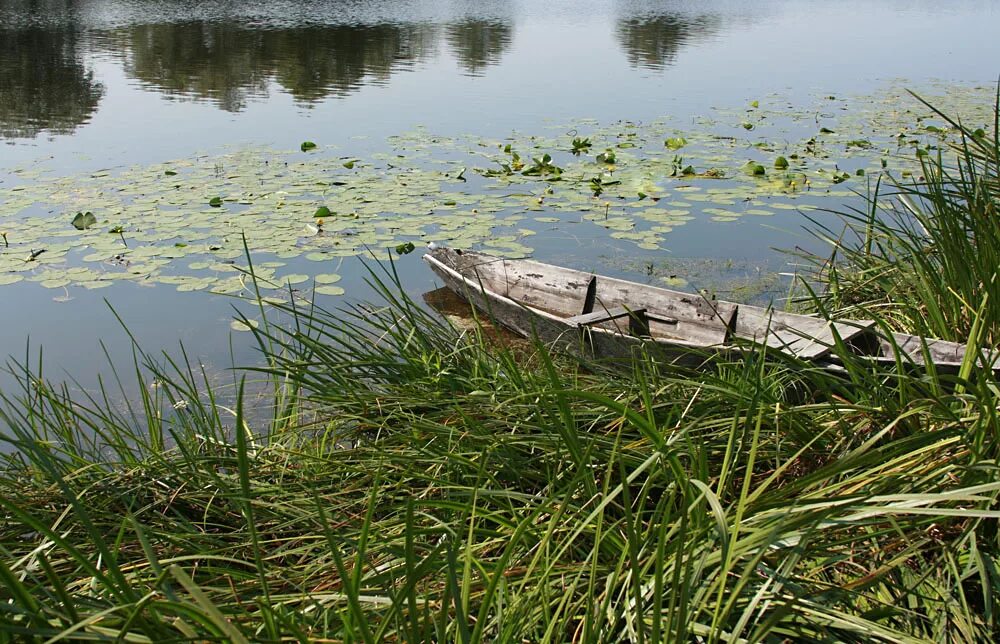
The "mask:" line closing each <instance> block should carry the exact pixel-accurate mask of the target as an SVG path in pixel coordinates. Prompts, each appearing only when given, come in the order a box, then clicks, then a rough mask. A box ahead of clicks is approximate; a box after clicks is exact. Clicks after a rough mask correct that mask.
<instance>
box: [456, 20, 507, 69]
mask: <svg viewBox="0 0 1000 644" xmlns="http://www.w3.org/2000/svg"><path fill="white" fill-rule="evenodd" d="M513 32H514V29H513V27H512V26H511V25H510V23H505V22H500V21H497V20H465V21H463V22H458V23H453V24H450V25H448V27H447V38H448V45H449V46H450V47H451V49H452V51H454V52H455V56H456V57H457V58H458V62H459V65H460V66H461V68H462V70H463V71H464V72H465V73H466V74H467V75H469V76H481V75H482V73H483V70H484V69H485V68H486V67H489V66H490V65H495V64H497V63H499V62H500V58H501V57H502V56H503V54H504V52H506V51H507V49H508V48H509V47H510V43H511V40H512V36H513Z"/></svg>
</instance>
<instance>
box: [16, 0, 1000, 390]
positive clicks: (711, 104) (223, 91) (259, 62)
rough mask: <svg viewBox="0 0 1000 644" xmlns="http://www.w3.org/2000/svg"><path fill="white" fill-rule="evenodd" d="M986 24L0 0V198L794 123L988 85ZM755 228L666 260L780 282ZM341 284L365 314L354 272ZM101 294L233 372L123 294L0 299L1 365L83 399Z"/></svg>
mask: <svg viewBox="0 0 1000 644" xmlns="http://www.w3.org/2000/svg"><path fill="white" fill-rule="evenodd" d="M998 14H1000V11H998V3H997V2H991V1H978V2H973V1H968V2H962V1H958V2H945V3H943V2H939V1H934V2H924V1H921V0H908V1H906V2H895V1H884V2H855V1H852V0H846V1H842V2H836V3H831V2H828V1H811V0H796V1H788V2H783V1H779V0H774V1H757V2H754V1H740V2H737V1H733V2H721V1H702V2H642V1H632V2H629V1H620V2H614V1H610V0H609V1H605V2H599V1H595V0H585V1H576V2H557V1H553V2H528V1H523V2H515V1H510V2H506V1H502V0H494V1H492V2H490V1H477V2H473V1H471V0H452V1H439V2H434V1H417V0H413V1H401V0H391V1H388V0H386V1H377V0H373V1H361V0H357V1H335V0H327V1H325V2H310V3H299V2H291V1H288V2H225V1H215V2H211V1H209V2H206V1H197V2H195V1H191V2H180V1H173V2H172V1H168V0H162V1H158V2H139V1H134V0H131V1H127V0H121V1H115V0H103V1H102V0H79V1H74V0H63V1H61V2H55V1H52V2H46V1H30V0H20V1H17V0H15V1H11V0H0V143H2V145H0V187H3V186H4V185H13V184H14V183H16V182H17V181H19V180H20V179H18V178H16V177H14V176H13V175H12V174H11V171H12V170H13V169H14V168H18V167H22V166H24V165H27V164H34V163H36V162H37V161H39V160H44V161H45V164H44V165H45V167H46V168H48V170H49V171H50V172H51V173H54V174H73V173H78V172H93V171H95V170H99V169H104V168H117V167H122V166H131V165H133V164H145V163H159V162H163V161H166V160H171V159H184V158H192V157H195V156H197V155H205V154H208V155H211V154H218V153H220V152H223V151H227V150H232V149H233V148H238V147H241V146H277V147H281V148H288V147H290V146H293V147H294V146H296V145H297V144H298V142H300V141H303V140H314V141H320V142H322V143H323V144H324V145H327V144H329V145H339V146H341V147H342V148H346V149H349V150H350V151H351V153H353V154H358V155H361V154H365V153H374V152H378V151H380V150H384V149H386V147H387V146H386V143H385V140H386V138H387V137H389V136H392V135H395V134H399V133H402V132H407V131H410V130H412V129H414V128H416V127H418V126H426V127H427V128H429V129H431V130H432V131H434V132H436V133H440V134H444V135H450V134H454V135H458V134H472V135H479V136H484V137H494V138H501V137H503V136H504V135H505V134H507V133H509V132H511V131H513V130H517V131H528V132H531V131H536V130H540V129H541V128H543V127H545V126H546V125H548V124H552V123H564V122H570V121H572V120H574V119H581V118H584V119H595V120H596V121H598V122H602V123H610V122H614V121H618V120H622V119H626V120H630V121H634V122H643V121H650V120H653V119H656V118H658V117H662V116H664V115H671V116H673V117H676V118H678V119H682V120H683V119H695V118H696V117H698V116H700V115H703V114H706V113H707V112H709V111H710V110H712V109H713V108H715V107H738V106H740V105H744V104H746V103H747V101H749V100H752V99H754V98H757V97H761V96H765V95H771V94H774V93H778V94H781V95H782V96H783V97H786V98H787V100H788V101H789V102H790V103H796V102H798V101H801V102H802V103H803V104H806V103H808V101H809V100H810V97H814V96H816V95H817V94H838V95H839V94H848V93H856V94H864V93H868V92H875V91H879V90H880V89H882V88H885V87H886V86H887V85H889V84H892V83H897V84H898V83H903V84H905V85H906V86H908V87H914V88H916V89H920V88H921V87H925V86H927V85H928V84H930V83H936V82H939V81H944V82H948V83H955V84H973V83H987V84H988V83H992V82H995V79H996V77H997V74H998V73H1000V39H998V38H997V37H996V25H997V24H1000V20H998V18H1000V15H998ZM836 205H839V204H831V206H836ZM60 216H61V215H60ZM766 223H767V224H768V225H767V226H765V225H764V224H763V223H761V222H759V221H758V222H748V223H740V224H739V225H717V226H715V227H712V226H710V225H709V226H685V227H683V228H681V229H679V230H678V231H677V232H676V233H675V234H673V235H672V236H671V237H670V242H671V248H670V249H669V251H668V252H671V253H674V254H677V255H678V256H683V257H695V256H714V257H723V258H731V259H735V260H736V261H737V262H738V263H741V264H745V265H746V266H748V267H751V268H752V267H754V266H755V265H757V266H760V267H764V270H777V268H780V267H777V266H776V265H775V263H774V256H773V254H772V252H771V250H770V249H771V247H773V246H776V245H778V246H786V247H787V246H790V245H792V244H795V243H799V241H801V240H800V238H798V237H796V234H795V231H796V230H797V228H798V224H799V222H798V221H797V220H796V219H795V218H794V217H793V216H789V217H786V218H784V219H781V220H780V221H777V222H775V221H770V222H766ZM532 244H533V247H534V248H535V251H536V253H535V254H536V256H538V257H539V258H541V259H550V260H553V261H559V262H561V263H566V264H574V265H579V266H581V267H595V268H599V269H601V270H604V271H606V272H620V273H625V274H629V273H630V272H631V271H634V270H636V269H635V266H637V265H639V264H640V263H641V262H643V261H655V260H656V259H657V253H656V252H648V251H643V253H644V254H643V253H638V254H636V253H635V250H634V248H632V249H631V250H628V249H627V248H625V247H619V246H616V245H615V242H614V240H610V239H608V238H603V237H601V236H599V235H594V236H591V237H589V238H576V239H574V240H573V241H572V243H570V242H568V241H567V238H566V237H565V236H559V235H554V236H552V237H551V238H546V237H545V235H544V234H539V235H537V236H536V238H535V239H533V242H532ZM665 252H666V251H665ZM609 255H612V256H616V257H619V258H621V257H623V256H624V257H626V258H627V259H629V260H630V261H631V263H629V262H625V263H624V265H623V264H622V263H621V262H618V263H615V262H610V261H607V257H608V256H609ZM661 255H662V253H661ZM403 262H405V264H403V266H404V267H405V270H404V272H405V277H406V286H407V288H408V289H410V290H412V291H413V292H414V293H418V292H420V291H422V290H426V289H427V288H429V287H431V286H432V284H433V281H432V279H431V276H430V274H429V271H427V270H425V269H424V268H423V267H422V265H420V263H419V261H418V259H417V254H414V255H411V256H408V257H406V258H404V260H403ZM410 269H412V270H410ZM340 272H342V273H343V274H344V276H345V279H344V282H343V284H344V285H345V286H346V288H347V292H348V297H352V298H362V299H363V298H364V297H365V295H366V292H365V290H364V289H363V287H362V286H361V270H360V266H359V265H358V264H357V262H356V261H354V260H348V261H347V262H345V264H344V265H343V266H342V267H341V271H340ZM54 296H55V297H57V299H59V300H66V301H55V300H54V299H53V298H54ZM105 299H107V300H108V301H109V302H110V304H111V305H112V306H114V307H115V309H116V310H117V311H118V313H119V314H120V315H121V317H122V318H123V319H124V321H125V322H126V323H127V324H128V325H129V327H130V328H131V330H132V331H133V332H134V333H135V334H136V336H137V337H138V338H139V340H140V341H141V342H142V343H143V345H144V347H145V348H146V349H148V350H151V351H154V352H156V351H158V350H160V349H163V348H171V347H175V346H176V343H177V342H178V341H182V342H184V343H185V345H186V346H187V348H188V349H189V351H190V353H191V355H192V356H196V357H198V358H199V359H201V360H204V361H205V362H206V363H207V364H209V365H210V366H212V367H214V368H224V367H225V366H226V365H227V364H229V360H230V358H229V356H230V351H231V348H232V349H233V350H234V353H235V355H236V359H237V361H242V362H246V361H248V360H250V359H251V357H250V356H251V355H252V352H251V351H250V349H249V348H248V347H247V346H246V344H247V343H246V338H245V337H244V336H239V337H237V338H234V339H232V340H231V339H230V329H229V325H228V321H229V319H230V316H231V314H232V308H231V307H232V300H231V299H229V298H224V297H219V296H212V295H209V294H207V293H205V292H197V293H178V292H175V291H173V290H171V289H170V288H169V287H163V286H158V287H154V288H141V287H138V286H135V285H132V284H123V285H121V286H116V287H114V288H111V289H104V290H101V291H96V292H91V291H86V290H84V289H70V290H68V291H66V292H65V293H64V292H63V291H61V290H60V291H59V292H56V293H53V291H51V290H48V289H44V288H42V287H40V286H38V285H37V284H33V283H24V282H22V283H19V284H15V285H9V286H0V354H2V355H7V354H14V355H21V356H23V355H24V352H25V347H26V343H27V342H28V339H29V337H30V342H31V345H32V346H34V347H36V346H39V345H42V346H44V348H45V362H46V364H47V365H48V369H49V371H48V373H49V375H60V373H59V372H60V371H65V372H67V373H69V374H72V375H73V376H75V377H76V378H78V379H79V380H80V382H81V383H82V384H84V385H90V384H92V383H93V382H94V378H95V374H96V373H97V372H98V371H99V367H98V366H96V365H98V364H99V363H100V362H102V361H103V349H102V348H101V345H100V343H99V341H100V340H104V341H105V342H106V343H107V346H108V350H109V352H110V353H111V354H112V356H113V357H115V358H121V357H123V356H128V355H130V351H129V349H128V347H127V343H126V342H124V340H125V338H126V336H125V334H124V333H123V332H122V331H121V330H120V328H119V327H118V323H117V322H116V320H115V317H114V316H113V315H112V313H111V312H110V309H109V307H108V305H107V304H106V303H105ZM331 301H332V300H331ZM334 303H335V302H334ZM54 372H55V373H54ZM3 382H4V380H0V385H2V383H3Z"/></svg>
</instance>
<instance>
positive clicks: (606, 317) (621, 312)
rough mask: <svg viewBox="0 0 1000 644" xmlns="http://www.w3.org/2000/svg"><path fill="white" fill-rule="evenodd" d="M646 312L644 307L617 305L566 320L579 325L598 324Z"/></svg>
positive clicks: (642, 314) (641, 314)
mask: <svg viewBox="0 0 1000 644" xmlns="http://www.w3.org/2000/svg"><path fill="white" fill-rule="evenodd" d="M645 314H646V309H631V310H629V309H627V308H625V307H623V306H618V307H615V308H613V309H608V310H604V311H594V312H593V313H584V314H583V315H574V316H573V317H571V318H566V321H567V322H569V323H570V324H576V325H579V326H587V325H589V324H600V323H601V322H610V321H611V320H617V319H618V318H623V317H625V316H626V315H629V316H635V317H641V316H644V315H645Z"/></svg>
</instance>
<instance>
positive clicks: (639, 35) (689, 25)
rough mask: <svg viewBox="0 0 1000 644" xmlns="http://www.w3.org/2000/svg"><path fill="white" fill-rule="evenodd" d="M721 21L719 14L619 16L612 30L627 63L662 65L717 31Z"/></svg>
mask: <svg viewBox="0 0 1000 644" xmlns="http://www.w3.org/2000/svg"><path fill="white" fill-rule="evenodd" d="M721 23H722V21H721V18H720V17H719V15H718V14H706V15H698V16H692V15H687V14H661V15H652V16H647V17H628V18H620V19H619V20H618V24H617V26H616V29H615V32H616V35H617V37H618V42H619V43H620V44H621V47H622V49H624V50H625V55H626V57H627V58H628V62H629V64H631V65H632V66H633V67H645V68H647V69H662V68H664V67H667V66H669V65H672V64H673V63H674V62H675V60H676V58H677V53H678V52H679V51H680V50H681V48H683V47H684V46H685V45H689V44H693V43H696V42H698V41H700V40H704V39H706V38H709V37H711V36H713V35H714V34H715V33H717V32H718V31H719V30H720V28H721V26H722V24H721Z"/></svg>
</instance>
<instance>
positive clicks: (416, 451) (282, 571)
mask: <svg viewBox="0 0 1000 644" xmlns="http://www.w3.org/2000/svg"><path fill="white" fill-rule="evenodd" d="M375 285H376V286H377V287H378V288H381V289H382V292H383V296H384V298H385V300H386V301H385V302H384V303H383V304H382V305H380V306H379V307H359V308H357V309H354V310H353V311H348V312H338V313H336V314H333V313H328V312H326V311H322V310H319V309H313V310H308V311H294V310H292V309H291V308H290V307H286V308H287V312H288V313H290V314H292V315H293V316H295V317H294V324H293V325H292V326H291V327H290V328H289V329H288V330H285V329H279V328H275V327H273V326H269V325H263V326H261V327H260V329H259V330H258V331H257V333H258V334H259V336H258V337H259V340H260V342H261V344H262V346H266V347H269V350H270V351H272V353H270V354H269V358H270V360H271V362H270V366H269V367H267V368H266V369H264V371H266V372H267V374H268V375H276V374H278V375H281V376H282V377H283V378H286V379H287V380H286V386H287V387H288V388H289V389H294V390H295V391H296V392H297V393H296V395H295V396H294V397H291V398H294V399H295V400H297V401H298V402H297V403H296V404H295V409H294V414H295V416H296V418H298V419H308V418H312V419H317V420H316V421H315V422H289V421H290V418H289V409H288V408H284V409H282V410H280V412H278V413H280V414H281V415H282V416H283V418H284V421H283V422H281V423H278V424H277V425H274V424H267V426H266V427H265V426H264V425H266V424H263V423H262V426H261V427H249V428H245V421H244V419H245V414H244V411H243V409H242V405H240V406H238V407H237V408H236V409H235V410H233V411H234V415H227V414H225V413H220V412H219V410H218V407H217V406H213V405H212V403H211V400H209V399H207V398H206V394H205V393H204V388H199V387H198V386H196V385H197V383H198V380H199V378H198V375H197V374H194V373H192V372H190V371H188V370H187V369H186V368H184V367H183V366H182V364H181V363H178V364H176V365H175V369H174V370H173V371H172V372H171V371H164V370H160V371H158V372H157V374H156V377H157V378H158V379H159V380H160V381H161V382H162V385H161V386H160V387H159V388H157V389H156V390H155V393H152V394H147V395H146V396H145V397H144V398H143V401H144V402H143V406H144V411H145V413H144V414H142V417H143V418H144V419H146V420H144V421H143V424H141V425H140V424H138V423H136V422H135V419H132V418H130V417H121V416H116V415H114V414H111V413H110V412H108V411H107V409H108V405H106V404H105V403H104V400H103V398H99V399H96V400H93V401H90V402H89V403H88V402H83V403H81V402H79V401H75V400H72V399H71V398H70V396H69V394H68V393H67V391H66V390H65V389H59V388H54V387H51V386H49V385H46V384H44V383H42V382H40V381H38V380H36V379H34V378H33V377H32V375H31V374H32V372H31V371H30V370H26V371H25V372H24V373H25V382H26V383H30V384H26V386H25V389H24V390H23V391H22V392H20V395H19V396H13V395H10V394H8V395H7V396H6V397H5V400H4V405H3V407H2V411H0V423H2V426H3V427H4V435H5V439H6V440H8V441H10V442H12V443H14V444H16V446H17V447H18V448H19V451H18V452H17V453H16V454H13V455H9V456H7V457H6V458H7V462H6V464H5V467H4V468H3V474H2V478H0V490H2V495H0V508H2V511H0V512H2V514H0V553H2V557H0V576H2V577H3V582H2V584H0V600H2V602H3V603H2V604H0V607H2V612H0V633H3V635H0V637H3V636H5V637H7V638H8V639H10V640H23V639H35V640H48V639H53V640H58V639H76V638H87V639H115V638H120V639H122V640H124V641H136V642H140V641H164V640H179V639H193V640H199V641H205V640H208V641H282V640H287V639H291V640H299V641H309V640H313V639H323V638H327V639H330V640H334V641H342V640H343V641H382V640H385V639H396V640H406V641H461V642H478V641H517V640H520V641H583V642H602V641H604V642H611V641H615V642H617V641H623V640H627V641H648V642H658V641H689V640H691V639H698V640H705V641H731V640H736V639H745V640H748V641H770V640H775V639H785V638H791V639H809V640H814V639H840V640H843V639H847V640H859V641H860V640H872V639H874V640H883V641H903V640H906V641H914V640H935V641H940V640H946V639H952V640H962V641H972V640H982V641H987V640H990V639H992V638H994V637H995V636H996V635H997V633H998V625H997V604H996V600H997V598H998V596H1000V595H998V592H997V590H998V587H1000V586H998V584H1000V577H998V575H997V555H998V550H997V545H998V544H997V542H996V539H997V537H996V533H997V531H996V520H997V518H998V517H1000V510H998V506H997V498H998V494H1000V483H998V482H997V481H998V476H997V468H996V458H997V454H996V452H997V445H998V444H1000V443H998V441H997V440H996V438H997V435H998V424H997V418H996V408H995V400H994V398H993V393H992V390H991V387H993V386H995V385H994V383H992V382H991V381H972V382H968V383H967V387H966V389H965V391H964V393H962V394H961V395H947V394H940V392H939V391H937V390H936V389H935V388H934V383H928V382H924V381H921V380H920V379H918V378H915V377H912V376H893V375H886V374H879V373H877V372H875V371H872V370H871V367H870V366H869V365H864V364H854V363H851V362H850V361H849V360H848V362H847V364H848V369H849V372H850V374H851V377H850V378H846V379H845V378H844V377H843V376H838V375H833V374H830V373H828V372H825V371H821V370H816V369H811V368H810V367H809V366H808V365H805V364H798V363H795V362H794V361H785V362H780V361H779V362H775V361H774V360H773V359H771V358H768V357H767V356H764V355H763V354H755V353H749V354H747V355H745V356H743V357H742V358H741V359H740V361H739V362H732V363H727V362H719V363H717V364H714V365H713V366H712V368H711V369H708V370H699V371H697V372H693V371H683V370H678V369H668V370H664V369H662V368H660V367H659V366H657V365H652V364H650V363H649V362H648V361H647V360H644V359H643V358H642V357H641V356H639V357H637V359H636V361H635V363H634V365H633V370H632V371H631V372H630V373H625V374H622V373H617V372H605V371H602V370H600V367H599V366H597V365H587V367H588V368H586V369H581V368H580V365H578V364H575V363H570V362H564V361H563V359H562V358H552V357H550V356H549V354H548V353H547V352H546V351H545V350H544V348H543V347H534V349H533V352H531V351H532V350H530V349H529V350H528V351H529V354H528V355H526V354H525V351H526V350H525V349H524V348H520V349H517V351H518V353H514V350H510V349H505V348H503V347H500V346H496V345H492V344H491V343H490V341H489V340H488V339H487V338H486V337H484V336H482V335H479V334H477V333H475V332H473V333H471V334H469V333H463V332H461V331H458V330H456V329H454V328H452V327H450V326H448V325H447V324H445V323H443V322H441V321H440V320H438V319H437V318H435V317H433V316H431V315H429V314H428V313H427V312H425V311H423V310H422V309H420V308H418V307H416V306H415V305H414V304H413V303H412V302H410V301H409V300H408V299H406V298H405V297H403V296H400V295H397V292H398V291H397V290H396V289H395V287H394V285H393V284H392V281H391V279H390V280H387V281H380V280H376V281H375ZM765 358H767V359H765ZM142 371H143V370H142V369H141V368H139V369H138V370H137V371H136V377H137V379H138V380H139V381H141V382H146V381H147V380H148V374H145V373H142ZM852 378H853V379H854V381H853V382H852ZM199 392H200V393H199ZM179 400H185V401H186V402H187V406H186V407H185V408H182V409H176V410H175V409H174V406H175V404H176V402H177V401H179ZM274 427H279V429H278V430H275V429H274ZM245 429H249V430H250V431H245ZM265 430H266V431H265ZM84 436H95V437H96V438H94V439H88V440H84V439H83V438H82V437H84ZM98 445H100V448H98Z"/></svg>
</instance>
